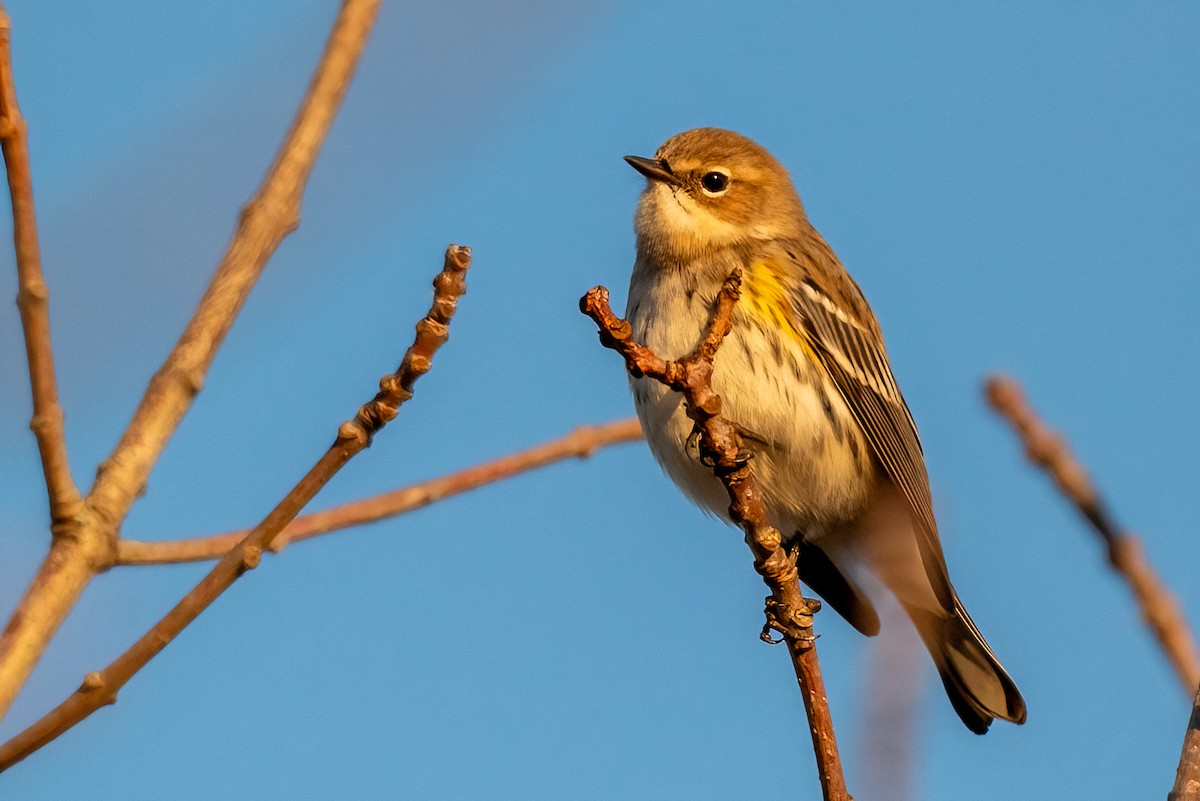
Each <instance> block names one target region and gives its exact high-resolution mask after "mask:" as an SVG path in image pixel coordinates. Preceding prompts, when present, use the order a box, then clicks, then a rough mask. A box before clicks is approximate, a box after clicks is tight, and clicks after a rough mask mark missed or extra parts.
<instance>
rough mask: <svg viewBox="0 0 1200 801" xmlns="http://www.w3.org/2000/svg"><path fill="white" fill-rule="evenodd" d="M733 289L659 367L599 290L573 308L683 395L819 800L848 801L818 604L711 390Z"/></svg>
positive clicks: (733, 285) (635, 364)
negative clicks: (759, 610) (785, 677)
mask: <svg viewBox="0 0 1200 801" xmlns="http://www.w3.org/2000/svg"><path fill="white" fill-rule="evenodd" d="M740 286H741V272H740V271H736V270H735V271H734V273H733V274H732V275H731V276H730V277H729V278H728V279H727V280H726V282H725V284H724V286H723V287H722V288H721V292H720V294H719V295H718V297H717V307H716V309H715V310H714V312H713V316H712V319H711V321H710V322H709V326H708V330H707V332H706V333H705V335H704V338H703V339H702V340H701V342H700V344H699V345H698V346H697V347H696V349H695V350H694V351H693V352H692V353H690V354H688V355H687V356H685V357H683V358H682V359H680V360H678V361H667V360H665V359H663V358H662V357H660V356H659V355H658V354H656V353H654V352H653V351H651V350H650V349H649V348H647V347H646V346H645V345H643V344H641V343H639V342H636V341H634V340H633V339H632V336H631V331H630V326H629V323H628V321H626V320H622V319H620V318H618V317H617V316H616V315H615V314H614V313H613V311H612V309H611V308H610V307H609V305H608V290H607V289H605V288H604V287H595V288H594V289H592V290H590V291H589V292H588V293H587V294H586V295H584V296H583V298H582V300H580V304H579V305H580V309H581V310H582V311H583V312H584V314H586V315H588V316H589V317H591V318H592V320H594V321H595V322H596V325H597V326H598V327H599V328H600V342H601V343H602V344H603V345H604V346H605V347H608V348H612V349H613V350H615V351H617V352H618V353H620V354H621V355H622V356H623V357H624V358H625V367H626V369H628V370H629V372H630V374H632V375H634V376H642V375H644V376H647V377H650V378H654V379H656V380H658V381H661V382H662V383H664V384H666V385H667V386H669V387H671V389H673V390H675V391H676V392H679V393H680V394H682V395H683V397H684V404H685V408H686V410H687V414H688V417H690V418H691V420H692V421H693V423H695V426H696V430H697V432H698V433H699V435H700V442H699V445H700V456H701V459H702V460H703V461H704V462H705V463H706V464H709V465H711V467H712V470H713V473H714V474H715V475H716V476H717V477H718V478H720V479H721V481H722V483H724V485H725V489H726V490H727V491H728V493H729V500H730V506H729V515H730V518H731V519H732V520H733V521H734V522H735V523H736V524H737V525H738V526H740V527H741V529H742V530H743V531H744V532H745V533H746V544H747V545H749V546H750V550H751V552H752V553H753V554H754V568H755V570H757V571H758V573H759V575H761V576H762V577H763V581H764V582H766V584H767V586H768V587H769V588H770V590H771V595H770V597H769V598H767V609H766V612H767V623H766V625H765V626H764V627H763V631H762V635H761V636H762V637H763V639H764V640H767V641H768V642H774V641H773V640H771V638H770V634H769V632H770V630H772V629H773V630H775V631H778V632H779V633H781V634H782V635H783V641H785V642H786V643H787V648H788V653H789V655H790V656H791V659H792V667H793V669H794V670H795V673H796V680H797V682H798V683H799V686H800V692H801V696H802V698H803V700H804V709H805V712H806V713H807V714H808V723H809V731H810V733H811V735H812V742H813V751H814V753H815V755H816V759H817V771H818V774H819V776H820V780H821V790H822V793H823V794H824V797H825V799H826V801H848V800H849V799H850V793H849V792H848V791H847V789H846V780H845V777H844V776H843V773H842V763H841V758H840V757H839V755H838V748H837V738H836V736H835V734H834V729H833V719H832V717H831V716H830V714H829V701H828V699H827V698H826V695H825V682H824V680H823V679H822V677H821V667H820V664H819V663H818V661H817V650H816V637H815V636H814V635H813V630H812V623H813V619H812V616H813V613H815V612H816V611H817V610H818V609H820V602H819V601H817V600H815V599H808V598H805V597H804V596H803V595H802V594H801V592H800V578H799V573H798V572H797V570H796V562H795V559H793V558H792V557H791V556H790V555H789V554H788V553H787V552H786V551H785V550H784V549H783V547H782V545H781V542H782V540H781V537H780V535H779V531H778V530H776V529H775V528H774V527H773V526H771V525H770V523H768V522H767V516H766V510H765V508H764V507H763V503H762V491H761V489H760V488H759V486H758V482H757V481H756V479H755V476H754V470H753V467H752V463H751V460H750V456H749V454H747V452H746V451H745V450H743V448H742V439H741V435H740V434H739V433H738V431H737V429H736V428H735V427H734V426H733V425H732V424H730V423H729V422H728V421H727V420H725V418H723V417H721V398H720V396H719V395H717V394H716V393H715V392H714V391H713V389H712V381H711V379H712V370H713V357H714V356H715V355H716V352H717V349H718V348H719V347H720V345H721V342H722V341H723V340H724V338H725V336H726V335H727V334H728V333H729V331H730V329H731V328H732V318H733V309H734V306H735V305H736V303H737V299H738V294H739V288H740Z"/></svg>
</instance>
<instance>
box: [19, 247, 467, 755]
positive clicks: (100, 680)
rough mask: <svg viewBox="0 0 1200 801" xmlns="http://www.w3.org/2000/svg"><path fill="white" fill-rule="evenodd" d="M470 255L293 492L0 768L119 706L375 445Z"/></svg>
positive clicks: (444, 316) (431, 348) (433, 340)
mask: <svg viewBox="0 0 1200 801" xmlns="http://www.w3.org/2000/svg"><path fill="white" fill-rule="evenodd" d="M470 264H471V254H470V250H469V249H468V248H465V247H458V246H455V245H451V246H450V247H449V248H448V249H447V250H446V264H445V267H444V269H443V270H442V272H441V273H439V274H438V276H437V278H435V279H434V282H433V285H434V296H433V305H432V307H431V308H430V310H429V314H428V315H426V316H425V318H424V319H422V320H421V321H420V322H418V323H417V333H416V338H415V340H414V342H413V344H412V346H411V347H410V348H409V349H408V351H407V352H406V353H405V354H404V359H403V360H402V361H401V363H400V367H399V368H398V369H397V370H396V372H395V373H391V374H389V375H385V376H384V377H383V378H382V379H381V380H380V382H379V393H378V394H377V395H376V396H375V398H374V400H372V401H370V402H369V403H365V404H363V406H362V407H360V408H359V410H358V414H356V415H355V416H354V419H353V420H348V421H346V422H345V423H342V425H341V426H340V427H339V428H338V432H337V439H336V440H335V441H334V443H333V445H332V446H330V448H329V450H328V451H326V453H325V455H324V456H322V457H321V458H320V459H319V460H318V461H317V463H316V464H315V465H314V466H313V467H312V468H311V469H310V470H309V471H308V473H307V474H306V475H305V476H304V478H302V479H301V480H300V482H299V483H298V484H296V486H295V487H293V488H292V490H291V491H290V492H289V493H288V494H287V495H286V496H285V497H284V499H283V500H282V501H280V502H279V504H278V505H277V506H276V507H275V508H274V509H272V510H271V513H270V514H268V515H267V516H266V517H265V518H264V519H263V521H262V522H261V523H259V524H258V525H257V526H256V527H255V528H254V529H253V530H251V531H250V533H249V534H247V535H246V536H245V537H244V538H243V539H242V542H241V544H240V545H239V546H235V547H234V548H232V549H231V550H230V551H229V552H228V553H226V554H225V556H223V557H222V558H221V560H220V561H219V562H217V564H216V565H215V566H214V567H213V569H212V570H211V571H210V572H209V574H208V575H207V576H205V577H204V578H203V579H202V580H201V581H200V583H199V584H197V585H196V586H195V587H194V588H193V589H192V590H191V591H190V592H189V593H188V594H187V595H185V596H184V597H183V599H182V600H181V601H180V602H179V603H178V604H176V605H175V607H174V608H173V609H171V611H170V612H168V613H167V614H166V615H165V616H164V617H163V618H162V619H161V620H159V621H158V622H157V623H156V624H154V626H153V627H151V629H150V630H149V631H147V632H146V633H145V634H144V635H142V637H141V638H140V639H139V640H138V641H137V642H136V643H134V644H133V645H132V646H131V647H130V648H129V650H127V651H126V652H125V653H123V654H121V655H120V656H119V657H117V659H116V660H115V661H113V662H112V663H111V664H109V665H108V667H106V668H104V669H103V670H99V671H96V672H94V673H89V674H88V675H87V676H86V677H85V678H84V680H83V684H82V685H81V686H80V688H79V689H78V690H76V691H75V692H74V693H73V694H72V695H71V696H69V697H68V698H67V699H66V700H65V701H63V702H62V703H61V704H59V705H58V706H57V707H55V708H54V709H53V710H51V711H50V712H49V713H47V714H46V715H45V716H44V717H43V718H42V719H41V720H39V721H37V722H36V723H34V724H33V725H32V726H30V727H29V728H27V729H26V730H25V731H23V732H21V733H20V734H18V735H16V736H15V737H13V738H12V739H11V740H9V741H8V742H7V743H4V744H3V745H0V771H3V770H7V769H8V768H9V767H11V766H12V765H14V764H15V763H17V762H19V761H20V760H22V759H24V758H25V757H27V756H29V754H31V753H33V752H34V751H36V750H38V749H39V748H41V747H42V746H44V745H45V744H46V743H48V742H50V741H52V740H53V739H55V738H56V737H58V736H59V735H60V734H62V733H63V732H65V731H67V730H68V729H70V728H71V727H72V726H74V725H75V724H76V723H79V722H80V721H81V720H83V719H84V718H86V717H87V716H88V715H90V714H91V713H92V712H95V711H96V710H97V709H99V708H100V707H102V706H105V705H107V704H111V703H114V702H115V701H116V699H117V692H118V691H119V690H120V689H121V688H122V687H124V686H125V684H126V683H127V682H128V681H129V680H130V679H131V678H132V677H133V676H134V674H136V673H137V672H138V671H139V670H141V669H142V668H143V667H145V666H146V664H147V663H148V662H149V661H150V660H151V659H153V658H154V657H155V656H156V655H157V654H158V653H159V652H160V651H162V650H163V649H164V648H166V647H167V645H168V644H169V643H170V642H171V641H172V640H174V639H175V637H176V636H178V635H179V633H180V632H181V631H183V630H184V628H186V627H187V626H188V625H189V624H190V623H191V622H192V621H193V620H195V619H196V618H197V617H198V616H199V615H200V613H201V612H203V611H204V610H205V609H207V608H208V606H209V605H210V604H211V603H212V602H213V601H215V600H216V599H217V597H218V596H220V595H221V593H223V592H224V591H225V590H227V589H228V588H229V587H230V586H231V585H232V584H233V583H234V582H235V581H237V579H238V578H239V577H240V576H241V575H242V574H243V573H245V572H246V571H248V570H253V569H254V568H255V567H257V566H258V564H259V560H260V559H261V558H262V552H263V549H264V548H268V547H270V545H271V542H272V540H274V539H275V537H276V536H277V535H278V534H279V533H280V532H281V531H282V530H283V527H284V526H286V525H287V524H288V523H289V522H291V521H292V520H293V519H294V518H295V517H296V515H297V514H298V513H299V512H300V510H301V509H302V508H304V506H305V505H306V504H307V503H308V502H309V501H310V500H311V499H312V498H313V496H314V495H316V494H317V492H318V491H320V489H321V488H322V487H323V486H325V484H326V482H328V481H329V479H330V478H332V477H333V475H334V474H335V473H337V471H338V470H339V469H341V467H342V466H343V465H344V464H346V462H348V461H349V460H350V459H351V458H352V457H353V456H354V455H355V454H357V453H359V452H360V451H362V450H363V449H364V448H366V447H367V446H368V445H370V444H371V438H372V437H373V436H374V434H375V432H377V431H378V430H379V429H381V428H383V426H384V425H386V424H387V423H388V421H390V420H391V419H392V418H394V417H395V416H396V413H397V411H398V410H399V407H400V405H401V404H403V403H404V402H405V401H406V400H408V399H409V398H411V397H412V388H413V383H414V382H415V381H416V380H417V379H418V378H420V377H421V376H422V375H424V374H425V373H426V372H428V371H429V368H430V365H431V360H432V358H433V355H434V353H436V352H437V350H438V348H440V347H441V346H442V344H444V343H445V341H446V338H447V334H448V326H449V323H450V319H451V318H452V317H453V316H454V310H455V307H456V305H457V303H458V299H459V297H461V296H462V294H463V293H464V292H465V291H466V280H465V273H466V271H467V268H468V267H470Z"/></svg>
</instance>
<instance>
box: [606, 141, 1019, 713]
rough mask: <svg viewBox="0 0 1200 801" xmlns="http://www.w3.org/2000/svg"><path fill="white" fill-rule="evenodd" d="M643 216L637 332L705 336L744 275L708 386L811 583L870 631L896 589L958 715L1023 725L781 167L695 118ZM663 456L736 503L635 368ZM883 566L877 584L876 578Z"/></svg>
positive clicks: (660, 169)
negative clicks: (732, 277)
mask: <svg viewBox="0 0 1200 801" xmlns="http://www.w3.org/2000/svg"><path fill="white" fill-rule="evenodd" d="M625 160H626V161H627V162H629V164H630V165H631V166H632V167H633V168H634V169H635V170H637V171H638V172H640V173H641V174H642V175H644V176H645V177H646V178H647V184H646V189H645V191H644V192H643V193H642V196H641V199H640V200H639V202H638V206H637V213H636V216H635V218H634V229H635V231H636V233H637V260H636V261H635V263H634V266H633V276H632V279H631V281H630V285H629V303H628V308H627V310H626V317H627V319H628V320H629V322H630V324H631V326H632V333H633V336H634V337H635V338H636V339H637V340H638V341H640V342H642V343H644V344H646V345H648V346H649V347H650V348H652V349H653V350H654V351H655V352H656V353H658V354H659V355H660V356H662V357H664V358H668V359H675V358H679V357H682V356H684V355H685V354H687V353H689V352H690V351H691V350H692V349H693V348H694V347H695V346H696V345H697V344H698V343H699V341H700V338H701V337H702V336H703V333H704V331H705V329H706V327H707V324H708V321H709V318H710V316H711V314H712V310H713V307H714V304H715V302H716V296H717V293H718V291H719V290H720V288H721V285H722V283H723V282H724V280H725V279H726V277H728V276H729V274H730V273H731V272H732V271H733V270H734V269H735V268H740V269H741V270H742V276H743V277H742V293H741V297H740V299H739V301H738V304H737V307H736V308H735V311H734V318H733V330H732V332H731V333H730V334H729V336H728V337H727V338H726V340H725V342H724V343H723V344H722V346H721V348H720V349H719V350H718V351H717V355H716V359H715V361H714V364H713V376H712V383H713V389H714V390H715V391H716V392H717V393H719V394H720V396H721V398H722V399H723V407H722V408H723V410H724V416H725V417H726V418H728V419H729V420H730V422H732V423H733V424H734V425H735V426H737V428H738V430H739V431H740V432H741V434H742V437H743V438H744V439H745V440H746V443H747V447H748V449H749V450H750V451H752V452H753V453H754V456H755V459H754V462H753V465H754V471H755V474H756V476H757V478H758V481H759V484H760V486H761V487H762V493H763V500H764V502H765V505H766V510H767V515H768V517H769V518H770V520H771V523H772V524H773V525H774V526H775V527H776V528H778V529H779V531H780V532H781V534H782V535H783V537H784V542H785V544H787V545H788V547H790V548H794V549H795V550H796V553H797V563H798V566H799V569H800V578H801V580H802V581H803V582H804V583H805V584H806V585H808V586H809V587H811V588H812V590H813V591H814V592H816V593H817V594H818V595H820V596H821V598H823V599H824V600H825V601H826V602H827V603H828V604H829V605H830V606H832V607H833V608H834V609H835V610H837V611H838V612H839V613H840V614H841V615H842V616H843V617H845V618H846V620H848V621H849V622H850V624H851V625H853V626H854V627H855V628H856V629H858V630H859V631H860V632H862V633H863V634H866V635H869V636H870V635H874V634H877V633H878V632H879V615H878V614H877V613H876V611H875V607H874V604H873V603H872V595H875V594H876V593H877V592H879V590H880V586H879V585H880V584H882V586H883V587H886V588H887V590H890V591H891V592H892V593H893V594H894V595H895V596H896V598H897V599H898V600H899V602H900V604H901V606H902V607H903V608H904V610H905V611H906V612H907V613H908V616H909V617H910V618H911V619H912V622H913V623H914V624H915V626H916V628H917V631H918V633H919V634H920V636H921V639H922V640H923V641H924V643H925V646H926V648H928V649H929V653H930V655H931V656H932V657H933V661H934V664H935V665H936V666H937V670H938V673H939V674H940V675H941V678H942V683H943V684H944V685H945V687H946V694H947V695H948V696H949V698H950V703H951V704H952V705H953V706H954V710H955V712H957V713H958V715H959V717H961V718H962V720H963V723H965V724H966V726H967V728H969V729H970V730H971V731H973V732H975V733H977V734H983V733H984V732H986V731H987V729H988V726H989V725H991V722H992V720H993V719H995V718H1002V719H1004V720H1010V721H1013V722H1014V723H1023V722H1025V701H1024V700H1023V699H1022V698H1021V693H1020V692H1019V691H1018V690H1017V687H1016V685H1015V684H1014V683H1013V680H1012V679H1011V678H1009V676H1008V674H1007V673H1006V672H1005V671H1004V668H1003V667H1001V666H1000V663H999V661H997V659H996V657H995V655H994V654H993V653H992V650H991V648H989V647H988V644H987V643H986V642H985V641H984V639H983V635H982V634H980V633H979V629H977V628H976V627H975V624H974V623H973V622H972V621H971V617H970V616H969V615H968V614H967V610H966V609H964V608H963V605H962V603H961V601H959V598H958V594H957V593H956V592H955V591H954V587H953V586H952V585H951V583H950V576H949V574H948V572H947V569H946V560H945V557H944V556H943V554H942V546H941V543H940V541H939V540H938V530H937V523H936V522H935V521H934V517H933V503H932V500H931V499H930V494H929V478H928V475H927V474H926V471H925V460H924V456H923V453H922V450H921V443H920V440H919V439H918V437H917V428H916V424H915V423H914V422H913V418H912V415H911V414H910V412H909V410H908V406H907V404H906V403H905V402H904V398H903V397H902V396H901V394H900V389H899V387H897V385H896V379H895V378H894V377H893V375H892V370H891V367H890V365H889V363H888V357H887V353H886V352H885V350H884V345H883V337H882V334H881V333H880V329H879V323H878V322H876V320H875V315H874V314H873V313H872V312H871V308H870V307H869V306H868V305H867V301H866V299H865V298H864V297H863V294H862V291H861V290H860V289H859V288H858V285H857V284H856V283H855V282H854V279H852V278H851V277H850V275H849V274H848V273H847V272H846V270H845V268H843V267H842V265H841V262H839V261H838V258H837V256H835V255H834V253H833V250H832V249H830V247H829V245H828V244H826V242H825V240H824V239H823V238H822V237H821V235H820V234H819V233H817V231H816V229H815V228H813V226H812V224H811V223H809V221H808V217H807V216H806V214H805V212H804V207H803V206H802V205H801V203H800V198H799V196H798V195H797V194H796V190H795V189H794V188H793V186H792V182H791V178H790V176H789V175H788V172H787V170H786V169H784V167H783V166H782V165H781V164H780V163H779V162H778V161H776V160H775V158H774V157H773V156H772V155H771V154H770V153H768V152H767V151H766V150H765V149H764V148H763V147H761V146H760V145H758V144H757V143H756V142H754V141H753V140H751V139H748V138H747V137H745V136H742V135H741V134H737V133H734V132H733V131H727V130H722V129H720V128H696V129H694V130H691V131H686V132H684V133H681V134H678V135H676V136H673V137H671V138H670V139H668V140H667V141H666V142H664V143H663V145H662V147H660V148H659V149H658V152H657V153H656V154H655V155H654V158H642V157H638V156H626V157H625ZM631 386H632V390H633V396H634V402H635V405H636V406H637V413H638V417H639V418H640V419H641V422H642V428H643V429H644V430H645V432H646V438H647V440H648V442H649V444H650V450H651V452H652V453H653V454H654V457H655V458H656V459H657V460H658V462H659V464H661V465H662V467H663V469H664V470H665V471H666V473H667V474H668V475H669V476H670V477H671V479H672V480H674V482H675V483H676V484H677V485H678V486H679V488H680V489H681V490H682V491H683V492H684V494H686V495H687V496H688V497H689V498H691V499H692V500H693V501H694V502H696V503H697V504H698V505H699V506H701V507H702V508H703V509H705V510H707V511H709V512H711V513H712V514H714V515H717V516H718V517H721V518H724V519H725V520H727V521H728V519H729V518H728V512H727V508H728V504H729V499H728V496H727V495H726V493H725V489H724V487H723V486H722V484H721V483H720V481H719V480H718V479H717V478H716V477H714V476H713V474H712V472H711V471H710V470H709V469H708V468H707V467H705V466H704V465H703V464H701V462H700V460H699V454H698V453H697V448H696V444H695V441H694V439H693V438H692V437H691V432H692V423H691V421H690V420H689V419H688V418H687V416H686V415H685V413H684V410H683V405H682V400H681V396H680V395H679V394H677V393H675V392H673V391H671V390H670V389H668V388H667V387H665V386H663V385H662V384H660V383H658V382H656V381H653V380H651V379H647V378H633V379H631ZM872 578H873V579H874V580H872Z"/></svg>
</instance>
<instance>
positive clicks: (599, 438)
mask: <svg viewBox="0 0 1200 801" xmlns="http://www.w3.org/2000/svg"><path fill="white" fill-rule="evenodd" d="M641 438H642V428H641V425H640V424H639V423H638V421H637V420H636V419H633V418H631V419H628V420H617V421H615V422H612V423H605V424H604V425H598V426H580V427H579V428H576V429H575V430H574V431H572V432H571V433H570V434H567V435H566V436H564V437H559V438H558V439H554V440H551V441H549V442H545V443H543V444H541V445H538V446H536V447H533V448H529V449H528V450H524V451H520V452H518V453H513V454H510V455H508V456H502V457H500V458H499V459H494V460H492V461H490V462H484V463H483V464H479V465H475V466H474V467H468V468H467V469H465V470H460V471H458V472H456V473H451V474H449V475H445V476H441V477H439V478H434V479H430V480H429V481H422V482H420V483H418V484H412V485H410V486H407V487H401V488H400V489H396V490H392V491H390V492H384V493H381V494H379V495H374V496H372V497H370V498H364V499H362V500H359V501H353V502H351V503H346V504H342V505H341V506H335V507H333V508H332V509H325V510H322V511H320V512H314V513H312V514H308V515H303V516H301V517H297V518H296V519H295V520H293V521H292V522H291V523H289V524H288V525H287V527H286V528H284V530H283V531H282V532H281V533H280V535H279V536H278V537H276V538H275V540H274V542H272V543H271V544H270V545H269V546H268V549H269V550H271V551H274V552H276V553H277V552H279V551H281V550H283V549H284V547H286V546H287V545H290V544H291V543H293V542H300V541H302V540H307V539H312V538H313V537H319V536H321V535H322V534H329V533H331V532H334V531H340V530H342V529H346V528H350V527H352V526H359V525H363V524H364V523H374V522H376V521H379V520H384V519H386V518H389V517H396V516H398V515H402V514H405V513H407V512H411V511H414V510H416V509H422V508H424V507H426V506H429V505H430V504H433V503H437V502H438V501H441V500H444V499H446V498H449V497H451V496H453V495H458V494H460V493H463V492H467V491H469V490H473V489H476V488H478V487H482V486H484V485H485V484H493V483H495V482H497V481H503V480H505V479H507V478H511V477H513V476H515V475H518V474H520V473H525V472H528V471H530V470H535V469H537V468H539V467H545V466H546V465H550V464H554V463H555V462H560V461H563V460H564V459H571V458H578V459H582V458H587V457H588V456H591V455H592V454H593V453H595V452H596V451H598V450H600V449H601V448H605V447H608V446H609V445H616V444H619V443H622V442H634V441H636V440H640V439H641ZM248 533H249V530H248V529H243V530H240V531H230V532H226V533H224V534H214V535H212V536H210V537H195V538H192V539H185V540H173V541H166V542H138V541H136V540H124V539H123V540H121V541H120V543H119V544H118V546H117V564H119V565H162V564H177V563H180V562H201V561H205V560H208V559H217V558H219V557H221V556H224V555H225V553H226V552H228V551H229V549H230V548H232V547H234V546H235V545H237V544H238V543H239V542H241V541H242V539H244V538H245V536H246V534H248Z"/></svg>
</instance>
